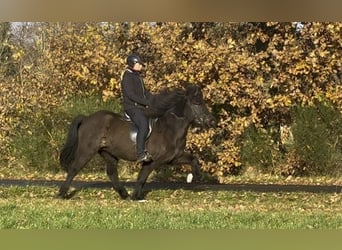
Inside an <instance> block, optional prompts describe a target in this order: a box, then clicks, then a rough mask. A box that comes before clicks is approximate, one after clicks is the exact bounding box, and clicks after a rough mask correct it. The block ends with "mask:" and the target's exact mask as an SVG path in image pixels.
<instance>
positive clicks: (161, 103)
mask: <svg viewBox="0 0 342 250" xmlns="http://www.w3.org/2000/svg"><path fill="white" fill-rule="evenodd" d="M151 102H152V104H151V107H150V108H148V109H146V115H147V116H149V117H158V116H159V118H157V120H156V121H155V124H154V127H153V130H152V133H151V134H150V136H149V138H148V140H147V142H146V143H147V145H146V147H147V149H148V151H149V152H150V153H151V155H152V161H150V162H147V163H143V164H142V167H141V170H140V172H139V174H138V179H137V182H136V186H135V189H134V191H133V194H132V196H131V198H132V199H134V200H140V199H143V198H144V194H143V190H142V189H143V186H144V184H145V182H146V180H147V178H148V176H149V175H150V173H151V172H152V171H153V170H154V169H156V168H158V167H160V166H162V165H180V164H189V165H191V169H192V174H193V176H194V180H199V178H200V176H201V172H200V164H199V161H198V159H197V158H196V157H195V156H194V155H192V154H190V153H188V152H185V151H184V149H185V145H186V135H187V132H188V129H189V127H190V125H191V124H194V125H200V126H202V127H208V126H210V125H212V124H213V116H212V115H211V114H210V113H209V111H208V109H207V107H206V105H205V103H204V100H203V95H202V92H201V89H200V88H199V87H197V86H195V85H189V86H188V87H187V88H186V89H185V90H172V91H169V92H161V93H160V94H158V95H155V96H154V99H153V100H152V101H151ZM131 129H132V123H131V122H130V121H127V120H125V119H123V116H122V115H119V114H116V113H113V112H110V111H98V112H96V113H93V114H91V115H89V116H83V115H79V116H77V117H76V118H74V120H73V121H72V123H71V125H70V128H69V132H68V136H67V140H66V143H65V145H64V147H63V149H62V151H61V154H60V163H61V166H62V167H63V168H64V169H65V170H66V171H67V177H66V180H65V182H64V183H63V184H62V185H61V187H60V190H59V194H58V197H61V198H67V197H68V195H67V192H68V190H69V187H70V184H71V182H72V180H73V178H74V177H75V176H76V175H77V173H78V172H79V171H80V170H81V169H82V168H83V167H84V166H85V165H86V163H87V162H88V161H90V159H91V158H92V157H93V156H94V155H95V154H96V153H99V154H100V155H101V156H102V157H103V159H104V160H105V161H106V163H107V175H108V177H109V178H110V180H111V183H112V185H113V187H114V189H115V190H116V191H117V192H118V193H119V195H120V197H121V198H123V199H126V198H127V197H128V196H129V195H128V192H127V190H126V189H125V187H124V186H123V184H122V183H120V182H119V179H118V171H117V164H118V161H119V159H123V160H128V161H135V160H136V152H135V151H136V150H135V143H134V141H132V139H131V138H130V134H131Z"/></svg>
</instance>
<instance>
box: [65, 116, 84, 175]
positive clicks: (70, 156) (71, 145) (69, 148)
mask: <svg viewBox="0 0 342 250" xmlns="http://www.w3.org/2000/svg"><path fill="white" fill-rule="evenodd" d="M84 118H85V116H84V115H79V116H77V117H76V118H74V120H73V121H72V122H71V124H70V127H69V131H68V136H67V139H66V143H65V144H64V146H63V148H62V150H61V153H60V155H59V162H60V164H61V166H62V168H63V169H64V170H65V171H68V168H69V166H70V165H71V164H72V162H73V161H74V159H75V153H76V149H77V146H78V128H79V126H80V125H81V123H82V121H83V119H84Z"/></svg>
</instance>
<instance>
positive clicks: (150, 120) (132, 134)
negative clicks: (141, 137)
mask: <svg viewBox="0 0 342 250" xmlns="http://www.w3.org/2000/svg"><path fill="white" fill-rule="evenodd" d="M122 119H123V120H124V121H127V122H131V123H132V126H131V129H130V131H129V138H130V140H131V141H132V142H134V143H136V142H137V134H138V128H137V126H135V124H134V123H133V122H132V119H131V118H130V117H129V115H128V114H127V113H124V115H123V117H122ZM157 119H158V118H148V134H147V137H146V140H147V139H148V138H149V137H150V135H151V133H152V129H153V126H154V124H155V123H156V121H157Z"/></svg>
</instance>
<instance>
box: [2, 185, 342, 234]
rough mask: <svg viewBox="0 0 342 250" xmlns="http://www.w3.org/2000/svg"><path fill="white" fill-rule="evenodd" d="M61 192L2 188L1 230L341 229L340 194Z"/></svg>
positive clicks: (93, 190)
mask: <svg viewBox="0 0 342 250" xmlns="http://www.w3.org/2000/svg"><path fill="white" fill-rule="evenodd" d="M130 191H131V190H130ZM56 192H57V187H56V188H54V187H35V186H28V187H14V186H13V187H6V188H1V190H0V197H1V198H0V229H65V228H70V229H342V206H341V204H342V202H341V201H342V200H341V194H310V193H254V192H226V191H218V192H214V191H208V192H193V191H185V190H175V191H174V190H153V191H152V192H150V193H149V194H148V196H147V201H146V202H144V203H141V202H134V201H123V200H120V199H119V197H118V195H117V194H116V193H115V192H114V191H113V190H110V189H83V190H80V191H79V192H78V193H77V194H76V196H74V197H73V198H72V199H70V200H58V199H56V198H55V195H56Z"/></svg>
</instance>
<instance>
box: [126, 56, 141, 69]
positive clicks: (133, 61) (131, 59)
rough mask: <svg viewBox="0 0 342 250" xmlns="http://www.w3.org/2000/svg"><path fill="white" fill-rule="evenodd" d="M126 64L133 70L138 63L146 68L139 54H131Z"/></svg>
mask: <svg viewBox="0 0 342 250" xmlns="http://www.w3.org/2000/svg"><path fill="white" fill-rule="evenodd" d="M126 63H127V65H128V66H129V67H131V68H133V66H134V64H136V63H140V64H141V65H143V66H145V64H144V62H143V60H141V58H140V56H138V55H137V54H130V55H129V56H128V57H127V59H126Z"/></svg>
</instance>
